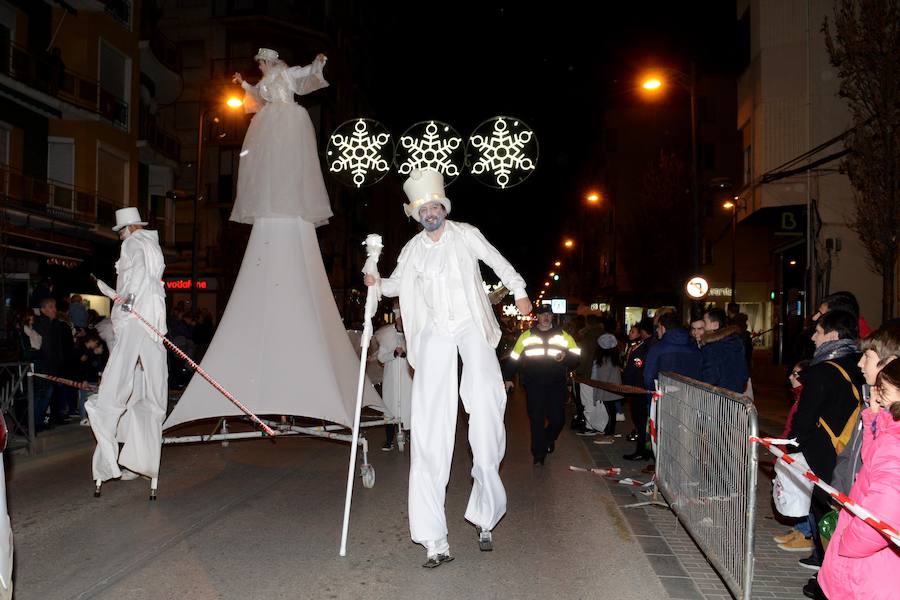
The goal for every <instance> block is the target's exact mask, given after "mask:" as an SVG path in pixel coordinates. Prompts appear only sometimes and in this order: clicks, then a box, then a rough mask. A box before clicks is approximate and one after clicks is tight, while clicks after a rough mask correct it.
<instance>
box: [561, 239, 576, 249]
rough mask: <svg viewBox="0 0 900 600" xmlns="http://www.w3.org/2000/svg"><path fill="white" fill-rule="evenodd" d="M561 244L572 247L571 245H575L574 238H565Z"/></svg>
mask: <svg viewBox="0 0 900 600" xmlns="http://www.w3.org/2000/svg"><path fill="white" fill-rule="evenodd" d="M563 246H565V247H566V248H572V247H573V246H575V240H566V241H564V242H563Z"/></svg>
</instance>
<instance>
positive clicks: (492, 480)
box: [365, 171, 531, 568]
mask: <svg viewBox="0 0 900 600" xmlns="http://www.w3.org/2000/svg"><path fill="white" fill-rule="evenodd" d="M403 191H404V192H405V193H406V195H407V197H408V198H409V204H407V205H406V206H405V207H404V208H405V211H406V214H407V215H408V216H410V217H412V218H413V219H415V220H416V221H417V222H419V223H420V224H421V225H422V227H423V231H422V232H420V233H419V234H418V235H416V236H415V237H413V238H412V239H411V240H410V241H409V242H408V243H407V244H406V246H404V248H403V250H402V252H401V253H400V257H399V259H398V260H397V268H396V269H395V270H394V272H393V273H392V274H391V276H390V277H389V278H384V279H381V292H382V294H383V295H385V296H399V297H400V312H401V314H402V316H403V324H404V328H405V330H406V339H407V359H408V360H409V363H410V365H412V367H413V368H414V369H415V376H414V378H413V387H412V415H411V420H412V423H411V426H412V431H413V432H414V435H413V436H412V442H411V445H410V448H411V452H410V455H411V458H410V460H411V463H410V471H409V529H410V536H411V537H412V540H413V541H414V542H416V543H418V544H421V545H423V546H425V550H426V552H427V561H426V562H425V564H424V565H423V566H425V567H428V568H432V567H437V566H439V565H441V564H443V563H445V562H449V561H451V560H453V556H452V555H451V554H450V545H449V543H448V540H447V517H446V514H445V511H444V497H445V495H446V491H447V483H448V481H449V478H450V463H451V461H452V458H453V446H454V442H455V439H456V416H457V415H456V410H457V403H458V398H459V397H462V401H463V405H464V407H465V409H466V412H467V413H468V414H469V444H470V445H471V447H472V458H473V465H472V479H473V480H474V481H473V484H472V493H471V495H470V496H469V504H468V506H467V508H466V519H467V520H468V521H469V522H471V523H472V524H474V525H475V526H476V527H477V528H478V538H479V546H480V548H481V549H482V550H490V549H492V548H493V540H492V536H491V530H492V529H493V528H494V526H495V525H496V524H497V522H498V521H500V519H501V517H503V515H504V514H505V513H506V491H505V490H504V489H503V483H502V482H501V481H500V474H499V467H500V462H501V461H502V460H503V455H504V453H505V451H506V430H505V428H504V424H503V414H504V412H505V411H506V391H505V390H504V386H503V377H502V376H501V373H500V364H499V362H498V361H497V355H496V353H495V351H494V349H495V348H496V347H497V343H498V342H499V341H500V327H499V325H498V324H497V319H496V317H495V316H494V312H493V310H492V309H491V305H490V302H489V301H488V296H487V294H486V293H485V291H484V287H483V283H482V281H483V280H482V277H481V271H480V269H479V266H478V261H479V260H480V261H482V262H484V263H485V264H487V265H488V266H489V267H491V269H493V270H494V272H495V273H496V274H497V275H498V276H499V277H500V279H501V280H502V281H503V284H504V285H505V286H506V287H507V288H508V289H510V290H512V292H513V293H514V294H515V297H516V306H517V307H518V309H519V311H520V312H521V313H522V314H526V315H527V314H529V313H530V312H531V302H530V301H529V300H528V296H527V295H526V294H525V281H524V280H523V279H522V277H521V276H520V275H519V274H518V273H517V272H516V270H515V269H514V268H513V266H512V265H511V264H510V263H509V261H507V260H506V259H505V258H503V256H502V255H501V254H500V253H499V252H498V251H497V249H496V248H494V247H493V246H492V245H491V244H490V243H489V242H488V241H487V240H486V239H485V238H484V236H483V235H482V234H481V232H480V231H479V230H478V229H477V228H475V227H473V226H472V225H468V224H466V223H458V222H454V221H448V220H446V217H447V214H448V213H449V212H450V200H448V199H447V197H446V196H445V195H444V180H443V177H442V176H441V174H440V173H438V172H436V171H421V172H420V171H413V172H412V173H411V175H410V178H409V179H407V180H406V182H405V183H404V185H403ZM376 282H377V280H376V278H375V277H374V276H371V275H366V276H365V283H366V285H374V284H375V283H376ZM458 356H461V357H462V361H463V372H462V381H461V382H460V383H457V382H458V381H459V380H458V378H457V365H458Z"/></svg>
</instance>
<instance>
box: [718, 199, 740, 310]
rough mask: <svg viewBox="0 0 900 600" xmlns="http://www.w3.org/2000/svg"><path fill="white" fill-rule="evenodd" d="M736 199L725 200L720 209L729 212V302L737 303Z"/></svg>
mask: <svg viewBox="0 0 900 600" xmlns="http://www.w3.org/2000/svg"><path fill="white" fill-rule="evenodd" d="M737 199H738V197H737V196H735V197H734V202H732V201H731V200H726V201H725V202H723V203H722V208H724V209H725V210H729V209H730V210H731V302H732V303H735V302H737V301H736V300H735V298H736V297H737V289H736V288H737V285H736V277H737V275H736V273H737V271H736V268H735V261H736V256H737V247H736V244H735V240H736V239H737Z"/></svg>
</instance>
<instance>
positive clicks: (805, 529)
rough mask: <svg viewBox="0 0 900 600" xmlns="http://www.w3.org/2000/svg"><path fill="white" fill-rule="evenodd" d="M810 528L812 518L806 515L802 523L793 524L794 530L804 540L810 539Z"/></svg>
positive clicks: (811, 526)
mask: <svg viewBox="0 0 900 600" xmlns="http://www.w3.org/2000/svg"><path fill="white" fill-rule="evenodd" d="M812 528H813V525H812V518H810V517H809V516H808V515H807V517H806V518H805V519H803V520H802V521H799V522H797V523H794V529H796V530H797V531H799V532H800V533H802V534H803V537H805V538H806V539H809V538H811V537H812Z"/></svg>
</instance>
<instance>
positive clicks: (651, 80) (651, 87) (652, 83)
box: [641, 77, 662, 92]
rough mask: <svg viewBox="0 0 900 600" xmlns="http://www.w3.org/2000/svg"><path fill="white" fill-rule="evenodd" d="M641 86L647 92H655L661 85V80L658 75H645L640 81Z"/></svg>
mask: <svg viewBox="0 0 900 600" xmlns="http://www.w3.org/2000/svg"><path fill="white" fill-rule="evenodd" d="M641 87H642V88H644V89H645V90H647V91H648V92H655V91H657V90H659V89H660V88H661V87H662V80H660V78H659V77H647V78H646V79H644V81H643V82H641Z"/></svg>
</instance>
